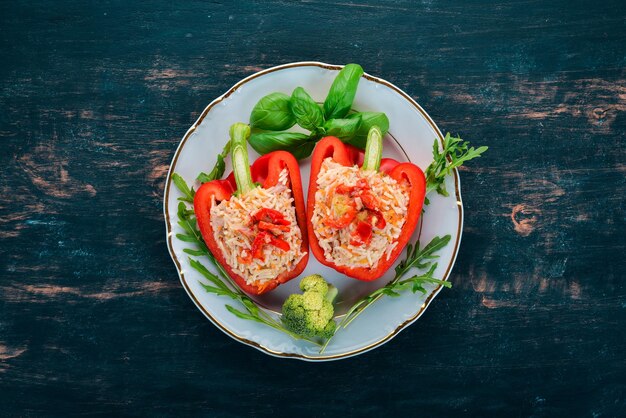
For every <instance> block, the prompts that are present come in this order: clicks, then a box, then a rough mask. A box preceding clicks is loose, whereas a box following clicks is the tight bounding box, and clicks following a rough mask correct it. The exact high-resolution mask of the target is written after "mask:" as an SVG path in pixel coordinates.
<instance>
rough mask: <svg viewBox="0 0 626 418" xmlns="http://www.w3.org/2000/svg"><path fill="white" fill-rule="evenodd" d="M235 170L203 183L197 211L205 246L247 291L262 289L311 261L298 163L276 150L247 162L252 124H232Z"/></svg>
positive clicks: (195, 201) (274, 285) (280, 281)
mask: <svg viewBox="0 0 626 418" xmlns="http://www.w3.org/2000/svg"><path fill="white" fill-rule="evenodd" d="M230 136H231V154H232V163H233V173H231V174H230V175H229V176H228V177H227V178H226V179H225V180H214V181H211V182H207V183H204V184H203V185H202V186H201V187H200V188H199V189H198V191H197V192H196V195H195V198H194V211H195V213H196V218H197V220H198V227H199V228H200V232H201V233H202V237H203V238H204V241H205V242H206V244H207V247H208V248H209V250H210V251H211V253H212V254H213V255H214V257H215V258H216V259H217V261H218V262H219V263H220V265H222V267H224V269H225V270H226V272H227V273H228V275H229V276H230V277H231V278H232V279H233V280H234V281H235V282H236V283H237V285H239V287H241V289H243V290H244V291H245V292H247V293H249V294H253V295H260V294H263V293H266V292H269V291H270V290H272V289H274V288H275V287H276V286H278V285H279V284H282V283H285V282H286V281H288V280H290V279H292V278H294V277H296V276H297V275H299V274H300V273H301V272H302V270H304V267H305V266H306V264H307V261H308V258H309V256H308V253H307V250H308V239H307V233H306V212H305V208H304V196H303V193H302V182H301V179H300V168H299V167H298V162H297V161H296V159H295V158H294V156H293V155H291V154H289V153H288V152H285V151H275V152H271V153H269V154H266V155H264V156H263V157H261V158H259V159H258V160H256V161H255V162H254V164H252V166H249V165H248V150H247V146H248V144H247V139H248V137H249V136H250V127H249V126H248V125H246V124H243V123H236V124H234V125H233V126H232V127H231V128H230Z"/></svg>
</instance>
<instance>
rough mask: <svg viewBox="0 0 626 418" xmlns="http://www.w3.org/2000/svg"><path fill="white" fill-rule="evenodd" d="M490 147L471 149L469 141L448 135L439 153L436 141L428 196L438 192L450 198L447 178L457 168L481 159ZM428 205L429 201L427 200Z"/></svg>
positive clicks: (428, 176) (429, 169)
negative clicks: (475, 159) (472, 160)
mask: <svg viewBox="0 0 626 418" xmlns="http://www.w3.org/2000/svg"><path fill="white" fill-rule="evenodd" d="M488 149H489V147H485V146H483V147H478V148H474V147H470V146H469V142H468V141H463V140H462V139H461V138H460V137H453V136H451V135H450V133H447V134H446V137H445V138H444V140H443V150H442V151H439V143H438V142H437V140H436V139H435V142H434V144H433V162H432V163H430V165H429V166H428V168H427V169H426V172H425V175H426V195H428V193H430V192H432V191H433V190H436V191H437V193H438V194H440V195H442V196H448V191H447V190H446V183H445V180H446V176H447V175H449V174H450V173H452V170H454V169H455V168H457V167H460V166H462V165H463V164H464V163H465V162H467V161H469V160H471V159H474V158H478V157H480V155H481V154H482V153H483V152H485V151H487V150H488ZM425 203H426V204H428V203H429V201H428V199H425Z"/></svg>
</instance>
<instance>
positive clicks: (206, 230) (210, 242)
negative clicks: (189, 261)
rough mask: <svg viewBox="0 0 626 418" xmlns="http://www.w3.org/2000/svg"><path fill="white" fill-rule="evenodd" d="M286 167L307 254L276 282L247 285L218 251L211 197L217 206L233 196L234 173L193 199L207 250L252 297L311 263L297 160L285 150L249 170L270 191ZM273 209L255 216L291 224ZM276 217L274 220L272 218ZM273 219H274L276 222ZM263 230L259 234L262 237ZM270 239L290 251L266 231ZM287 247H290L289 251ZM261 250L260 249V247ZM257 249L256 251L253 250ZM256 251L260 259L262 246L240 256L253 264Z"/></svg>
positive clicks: (280, 240) (304, 249) (242, 259)
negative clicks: (213, 225)
mask: <svg viewBox="0 0 626 418" xmlns="http://www.w3.org/2000/svg"><path fill="white" fill-rule="evenodd" d="M284 168H286V169H287V171H288V173H289V176H288V178H289V183H290V185H289V187H290V188H291V193H292V196H293V199H294V206H295V210H296V222H297V223H298V227H299V228H300V231H301V233H302V243H301V245H300V250H301V251H302V252H303V253H305V252H306V254H305V255H304V257H302V259H301V260H300V261H299V262H298V264H297V265H296V266H295V267H294V268H293V269H292V270H289V271H284V272H282V273H280V274H279V275H278V276H277V277H276V278H275V279H273V280H271V281H268V282H265V283H262V284H259V285H257V284H254V283H253V284H247V283H246V280H245V278H243V277H241V276H239V275H238V274H236V273H235V272H234V271H233V269H232V268H231V267H230V266H229V265H228V263H227V262H226V258H225V257H224V254H222V251H221V250H220V249H219V247H218V245H217V241H216V240H215V237H214V235H213V227H212V226H211V212H210V211H211V201H212V198H213V197H214V198H215V203H216V204H217V203H219V202H221V201H222V200H228V199H230V197H231V196H232V195H233V193H234V192H235V191H236V190H237V184H236V182H235V177H234V174H233V173H231V174H230V175H229V176H228V177H227V178H226V179H225V180H214V181H210V182H207V183H204V184H203V185H202V186H201V187H200V188H199V189H198V191H197V192H196V196H195V198H194V203H193V204H194V211H195V213H196V219H197V221H198V228H200V232H201V233H202V237H203V238H204V242H205V243H206V245H207V247H208V248H209V250H210V251H211V253H212V254H213V256H214V257H215V259H216V260H217V262H218V263H220V265H221V266H222V267H223V268H224V270H226V272H227V273H228V275H229V276H230V277H231V278H232V279H233V280H234V281H235V283H237V285H238V286H239V287H240V288H241V289H242V290H243V291H244V292H246V293H248V294H251V295H261V294H263V293H266V292H269V291H271V290H273V289H274V288H276V286H278V285H280V284H282V283H285V282H287V281H289V280H291V279H293V278H294V277H296V276H298V275H299V274H300V273H302V271H303V270H304V268H305V267H306V264H307V262H308V260H309V254H308V247H309V243H308V236H307V229H306V211H305V207H304V195H303V192H302V180H301V178H300V167H299V166H298V161H297V160H296V159H295V157H294V156H293V155H291V154H290V153H288V152H286V151H274V152H270V153H269V154H265V155H264V156H262V157H260V158H259V159H257V160H256V161H255V162H254V163H253V164H252V166H251V167H250V171H251V174H252V181H254V182H255V183H260V184H261V187H263V188H269V187H272V186H274V185H276V184H277V183H278V179H279V175H280V173H281V171H282V170H283V169H284ZM273 212H276V213H278V214H280V216H281V217H282V214H281V213H280V212H278V211H273ZM273 212H272V210H271V209H266V210H265V211H264V210H259V211H258V212H257V213H255V214H254V215H253V216H257V217H259V219H258V220H259V221H261V220H263V221H266V222H270V223H274V224H276V225H283V224H284V223H285V222H286V223H287V224H289V222H288V221H286V220H285V219H284V217H283V218H282V221H281V219H280V218H279V217H276V214H275V213H273ZM273 217H274V218H273ZM273 219H274V220H273ZM262 233H263V231H262V232H261V233H260V234H259V235H261V234H262ZM265 233H266V234H268V235H271V237H270V244H271V245H274V246H275V247H278V248H280V249H283V250H284V251H287V250H289V244H288V243H287V242H286V241H284V240H282V239H279V238H276V237H274V236H273V235H272V234H270V233H269V232H265ZM285 245H286V246H287V247H286V248H287V249H286V250H285V249H284V248H285ZM258 247H260V249H259V248H258ZM254 250H256V251H254ZM255 252H256V253H257V255H258V254H259V253H260V254H261V257H262V254H263V245H260V246H257V248H256V249H253V250H252V251H251V253H252V254H250V255H249V257H248V256H242V257H240V258H241V260H240V261H242V262H245V261H246V260H248V262H249V261H251V260H252V257H254V256H255Z"/></svg>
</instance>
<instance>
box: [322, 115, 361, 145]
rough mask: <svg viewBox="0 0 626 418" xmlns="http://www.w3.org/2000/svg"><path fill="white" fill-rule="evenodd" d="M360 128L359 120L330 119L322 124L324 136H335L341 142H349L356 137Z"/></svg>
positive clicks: (358, 118) (357, 118)
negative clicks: (324, 131)
mask: <svg viewBox="0 0 626 418" xmlns="http://www.w3.org/2000/svg"><path fill="white" fill-rule="evenodd" d="M360 126H361V118H360V117H355V118H350V119H330V120H327V121H326V123H325V124H324V129H325V130H326V135H330V136H336V137H337V138H339V139H341V140H349V139H350V138H352V137H353V136H354V135H356V133H357V131H358V130H359V127H360Z"/></svg>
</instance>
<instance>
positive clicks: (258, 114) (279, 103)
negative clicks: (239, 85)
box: [250, 93, 296, 131]
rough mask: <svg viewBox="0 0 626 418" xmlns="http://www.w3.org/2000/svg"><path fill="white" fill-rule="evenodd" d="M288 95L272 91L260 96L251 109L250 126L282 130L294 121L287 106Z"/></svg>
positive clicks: (289, 126)
mask: <svg viewBox="0 0 626 418" xmlns="http://www.w3.org/2000/svg"><path fill="white" fill-rule="evenodd" d="M290 100H291V99H290V97H289V96H287V95H286V94H284V93H272V94H268V95H267V96H265V97H263V98H261V100H259V102H258V103H257V104H256V105H255V106H254V108H253V109H252V114H251V115H250V126H251V127H252V128H255V129H264V130H269V131H283V130H285V129H289V128H291V127H292V126H293V125H295V123H296V118H295V117H294V115H293V113H291V109H290V108H289V103H290Z"/></svg>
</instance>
